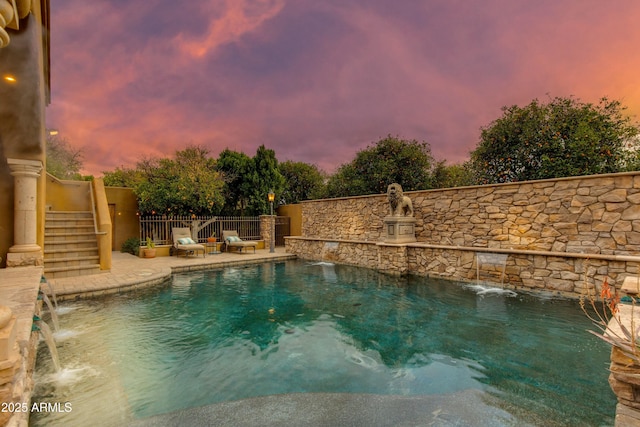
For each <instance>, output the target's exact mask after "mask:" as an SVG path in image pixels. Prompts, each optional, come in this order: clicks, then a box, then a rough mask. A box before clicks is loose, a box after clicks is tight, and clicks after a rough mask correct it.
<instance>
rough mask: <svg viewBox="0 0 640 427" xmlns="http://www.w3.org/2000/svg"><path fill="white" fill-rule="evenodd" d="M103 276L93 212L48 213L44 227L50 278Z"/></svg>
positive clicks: (45, 255)
mask: <svg viewBox="0 0 640 427" xmlns="http://www.w3.org/2000/svg"><path fill="white" fill-rule="evenodd" d="M96 273H100V257H99V255H98V239H97V237H96V233H95V227H94V222H93V213H92V212H90V211H86V212H85V211H73V212H62V211H48V212H47V213H46V215H45V226H44V274H45V277H47V278H56V277H72V276H84V275H88V274H96Z"/></svg>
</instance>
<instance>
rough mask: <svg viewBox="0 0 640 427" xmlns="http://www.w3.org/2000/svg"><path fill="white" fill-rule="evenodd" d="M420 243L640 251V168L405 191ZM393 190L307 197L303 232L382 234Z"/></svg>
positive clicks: (369, 237) (357, 236)
mask: <svg viewBox="0 0 640 427" xmlns="http://www.w3.org/2000/svg"><path fill="white" fill-rule="evenodd" d="M405 194H406V195H407V196H409V197H410V198H411V200H412V202H413V207H414V210H415V217H416V220H417V223H416V236H417V239H418V241H419V242H424V243H430V244H437V245H451V246H469V247H483V248H499V249H525V250H541V251H553V252H571V253H590V254H625V255H631V254H638V253H640V173H638V172H633V173H623V174H609V175H596V176H586V177H572V178H563V179H556V180H541V181H528V182H523V183H510V184H498V185H486V186H474V187H462V188H454V189H445V190H429V191H412V192H407V193H405ZM387 210H388V203H387V200H386V195H374V196H363V197H352V198H342V199H329V200H327V199H325V200H317V201H308V202H303V203H302V236H305V237H321V238H328V239H343V240H364V241H380V240H381V234H382V226H383V223H382V219H383V218H384V216H385V215H387Z"/></svg>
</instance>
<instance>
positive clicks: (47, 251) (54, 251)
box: [44, 246, 98, 257]
mask: <svg viewBox="0 0 640 427" xmlns="http://www.w3.org/2000/svg"><path fill="white" fill-rule="evenodd" d="M91 251H96V252H97V251H98V247H97V246H96V247H92V248H75V249H66V248H65V249H45V250H44V255H45V257H46V256H47V255H54V256H55V255H60V254H71V253H72V252H83V253H84V252H91ZM71 256H74V255H71Z"/></svg>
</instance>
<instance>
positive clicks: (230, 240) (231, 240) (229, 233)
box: [222, 230, 258, 253]
mask: <svg viewBox="0 0 640 427" xmlns="http://www.w3.org/2000/svg"><path fill="white" fill-rule="evenodd" d="M222 241H223V242H224V250H226V251H227V252H229V251H230V250H231V248H236V249H238V250H239V251H240V252H242V250H243V249H246V248H253V253H256V246H258V242H255V241H253V240H242V239H241V238H240V237H238V232H237V231H235V230H222Z"/></svg>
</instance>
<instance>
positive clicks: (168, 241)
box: [140, 215, 262, 246]
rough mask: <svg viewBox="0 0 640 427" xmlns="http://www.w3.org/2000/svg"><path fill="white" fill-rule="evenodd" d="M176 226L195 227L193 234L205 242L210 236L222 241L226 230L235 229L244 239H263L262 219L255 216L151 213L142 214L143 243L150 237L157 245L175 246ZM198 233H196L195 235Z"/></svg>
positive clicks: (141, 235) (141, 238)
mask: <svg viewBox="0 0 640 427" xmlns="http://www.w3.org/2000/svg"><path fill="white" fill-rule="evenodd" d="M176 227H186V228H189V229H191V233H192V237H193V239H194V240H195V241H197V242H198V243H204V242H206V241H207V238H208V237H216V238H217V239H218V241H220V239H221V237H222V230H235V231H237V232H238V236H240V238H241V239H243V240H260V239H261V238H262V236H260V218H259V217H257V216H255V217H253V216H250V217H248V216H242V217H241V216H171V217H168V216H158V215H154V216H147V217H140V245H142V246H143V245H146V241H147V237H150V238H151V239H152V240H153V242H154V243H155V244H156V245H172V244H173V237H172V232H171V230H172V229H173V228H176ZM194 234H195V235H194Z"/></svg>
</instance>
